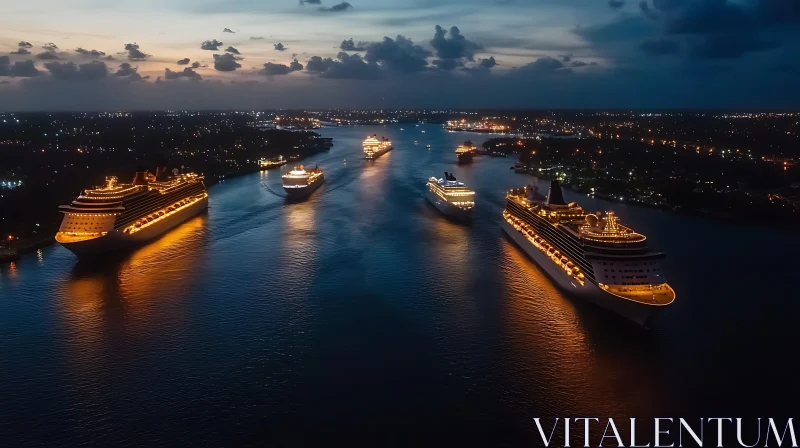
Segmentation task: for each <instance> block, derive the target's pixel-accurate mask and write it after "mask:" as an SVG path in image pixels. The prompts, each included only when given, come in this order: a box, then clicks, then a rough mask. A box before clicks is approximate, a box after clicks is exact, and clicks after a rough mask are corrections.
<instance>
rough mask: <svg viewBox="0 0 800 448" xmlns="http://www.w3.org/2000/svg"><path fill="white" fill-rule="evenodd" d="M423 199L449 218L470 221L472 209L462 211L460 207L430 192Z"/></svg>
mask: <svg viewBox="0 0 800 448" xmlns="http://www.w3.org/2000/svg"><path fill="white" fill-rule="evenodd" d="M425 198H426V199H427V200H428V202H430V203H431V204H432V205H433V206H434V207H436V209H437V210H439V211H440V212H441V213H442V214H444V215H446V216H448V217H450V218H453V219H456V220H458V221H469V220H471V219H472V209H469V210H464V209H463V208H461V207H457V206H455V205H453V204H451V203H449V202H447V201H445V200H444V199H442V198H440V197H439V195H437V194H436V193H434V192H432V191H430V190H428V192H427V193H426V194H425Z"/></svg>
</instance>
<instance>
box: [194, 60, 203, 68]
mask: <svg viewBox="0 0 800 448" xmlns="http://www.w3.org/2000/svg"><path fill="white" fill-rule="evenodd" d="M200 67H207V66H206V65H200V63H199V62H197V61H194V62H192V68H200Z"/></svg>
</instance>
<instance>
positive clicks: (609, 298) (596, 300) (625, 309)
mask: <svg viewBox="0 0 800 448" xmlns="http://www.w3.org/2000/svg"><path fill="white" fill-rule="evenodd" d="M500 227H501V228H502V229H503V231H504V232H505V233H506V234H507V235H508V236H509V238H510V239H511V240H512V241H513V242H514V243H515V244H516V245H517V246H518V247H519V248H520V249H522V251H523V252H525V254H527V255H528V257H529V258H531V259H533V261H535V262H536V264H537V265H538V266H539V268H541V269H542V270H543V271H544V272H545V273H546V274H547V276H548V277H550V279H551V280H552V281H553V282H554V283H555V284H556V285H558V286H559V288H561V289H562V290H563V291H564V292H566V293H567V294H568V295H570V296H572V297H575V298H579V299H582V300H585V301H588V302H590V303H593V304H595V305H598V306H600V307H602V308H605V309H607V310H609V311H612V312H614V313H616V314H618V315H620V316H622V317H624V318H626V319H628V320H630V321H633V322H635V323H637V324H639V325H643V326H646V325H647V324H648V323H649V322H650V320H651V319H652V318H653V316H654V315H655V314H656V313H658V312H659V311H660V310H661V309H662V308H663V306H658V305H648V304H645V303H641V302H637V301H634V300H629V299H625V298H623V297H619V296H616V295H614V294H611V293H608V292H606V291H604V290H602V289H600V288H599V287H598V286H597V285H596V284H594V283H593V282H591V281H590V280H588V279H586V280H584V284H583V285H581V284H580V283H579V282H578V281H576V280H575V279H574V278H573V277H571V276H569V275H568V274H567V273H566V272H565V271H564V270H563V269H561V268H560V267H559V266H558V265H556V264H555V263H553V262H552V261H551V260H550V259H549V258H548V257H547V255H546V254H545V253H544V252H542V251H541V250H539V249H538V248H537V247H536V246H534V245H533V244H532V243H531V242H530V241H528V239H527V238H526V237H525V236H524V235H523V234H522V233H520V231H518V230H517V229H515V228H514V227H513V226H511V224H509V223H508V222H506V220H502V221H501V222H500Z"/></svg>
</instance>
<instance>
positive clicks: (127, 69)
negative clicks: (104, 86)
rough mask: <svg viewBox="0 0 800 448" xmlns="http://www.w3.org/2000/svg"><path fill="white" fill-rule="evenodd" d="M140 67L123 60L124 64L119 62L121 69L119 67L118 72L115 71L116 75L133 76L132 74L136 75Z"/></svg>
mask: <svg viewBox="0 0 800 448" xmlns="http://www.w3.org/2000/svg"><path fill="white" fill-rule="evenodd" d="M138 69H139V68H138V67H134V66H132V65H131V64H129V63H127V62H123V63H122V64H119V69H117V72H116V73H114V75H115V76H132V75H136V74H137V73H136V71H137V70H138Z"/></svg>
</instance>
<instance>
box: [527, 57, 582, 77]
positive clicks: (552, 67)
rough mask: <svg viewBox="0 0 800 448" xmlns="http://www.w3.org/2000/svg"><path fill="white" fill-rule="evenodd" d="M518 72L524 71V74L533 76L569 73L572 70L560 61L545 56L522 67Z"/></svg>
mask: <svg viewBox="0 0 800 448" xmlns="http://www.w3.org/2000/svg"><path fill="white" fill-rule="evenodd" d="M520 70H523V71H525V72H526V73H533V74H551V73H559V74H561V73H570V72H571V71H572V69H570V68H569V67H567V66H566V65H564V63H563V62H562V61H559V60H558V59H555V58H551V57H550V56H545V57H543V58H539V59H537V60H535V61H533V62H531V63H530V64H528V65H526V66H524V67H522V68H521V69H520Z"/></svg>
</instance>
